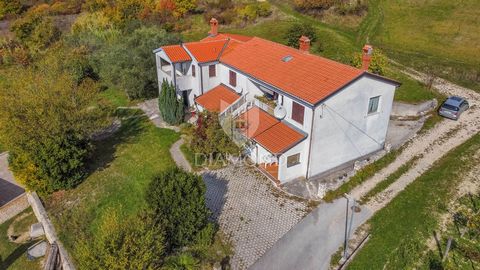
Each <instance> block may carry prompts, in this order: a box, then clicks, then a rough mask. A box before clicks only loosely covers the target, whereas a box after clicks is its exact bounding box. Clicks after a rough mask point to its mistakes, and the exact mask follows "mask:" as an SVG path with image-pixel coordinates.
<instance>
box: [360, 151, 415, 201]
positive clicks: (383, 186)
mask: <svg viewBox="0 0 480 270" xmlns="http://www.w3.org/2000/svg"><path fill="white" fill-rule="evenodd" d="M418 158H420V157H419V156H415V157H414V158H412V159H410V160H409V161H408V162H407V163H405V164H403V165H402V166H400V168H398V169H397V170H396V171H395V172H393V173H392V174H390V175H389V176H388V177H387V178H386V179H385V180H383V181H382V182H380V183H378V184H377V185H376V186H375V187H374V188H372V189H371V190H370V191H369V192H368V193H367V194H365V196H363V197H362V198H361V203H365V202H368V201H369V200H370V199H371V198H372V197H374V196H375V195H377V194H378V193H380V192H382V191H384V190H385V189H386V188H388V187H389V186H390V185H391V184H393V183H394V182H395V181H397V180H398V179H399V178H400V177H401V176H402V175H403V174H404V173H406V172H407V171H408V170H409V169H410V168H411V167H412V166H413V165H415V162H416V161H417V160H418Z"/></svg>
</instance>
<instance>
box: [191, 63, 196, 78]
mask: <svg viewBox="0 0 480 270" xmlns="http://www.w3.org/2000/svg"><path fill="white" fill-rule="evenodd" d="M195 68H196V67H195V65H192V77H195Z"/></svg>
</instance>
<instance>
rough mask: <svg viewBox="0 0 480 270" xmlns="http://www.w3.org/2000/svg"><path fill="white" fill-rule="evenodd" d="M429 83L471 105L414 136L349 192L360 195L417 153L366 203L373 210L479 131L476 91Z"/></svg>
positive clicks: (423, 78)
mask: <svg viewBox="0 0 480 270" xmlns="http://www.w3.org/2000/svg"><path fill="white" fill-rule="evenodd" d="M404 73H405V74H406V75H408V76H410V77H412V78H414V79H416V80H419V81H426V80H427V76H426V75H425V74H422V73H420V72H417V71H414V70H411V69H406V70H405V71H404ZM433 87H435V88H436V89H437V90H439V91H440V92H442V93H445V94H447V95H458V96H462V97H466V98H467V99H468V101H469V103H470V104H471V108H470V109H469V110H468V111H467V112H465V113H464V114H463V115H462V116H461V118H460V120H459V121H452V120H445V121H443V122H442V123H440V124H438V125H437V126H435V127H434V128H432V129H431V130H429V131H428V132H427V133H425V134H423V135H420V136H418V137H416V138H414V139H413V140H412V141H411V142H410V143H409V144H408V146H407V147H406V148H405V149H404V150H403V151H402V153H401V154H400V155H399V156H398V157H397V159H396V160H395V161H394V162H393V163H391V164H390V165H389V166H387V167H386V168H384V169H383V170H381V171H380V172H378V173H377V174H375V175H374V176H373V177H372V178H370V179H369V180H367V181H366V182H365V183H364V184H362V185H361V186H359V187H357V188H355V189H354V190H353V191H352V192H351V195H352V196H353V197H354V198H356V199H360V198H361V197H362V196H363V195H365V194H366V193H367V192H368V191H369V190H371V189H372V188H373V187H375V186H376V185H377V184H378V183H380V182H381V181H383V180H384V179H385V178H386V177H388V176H389V175H390V174H392V173H393V172H395V171H396V170H397V169H398V168H399V167H400V166H402V165H403V164H405V163H406V162H407V161H409V160H410V159H412V158H413V157H414V156H417V155H421V158H419V159H418V161H417V162H416V163H415V165H414V166H413V167H412V168H410V169H409V170H408V171H407V172H406V173H405V174H403V175H402V176H401V177H400V178H399V179H398V180H397V181H395V182H394V183H393V184H392V185H390V186H389V187H388V188H387V189H385V190H384V191H383V192H381V193H379V194H377V196H375V197H374V198H373V199H372V200H370V201H369V202H368V203H367V207H368V208H370V209H371V210H372V211H373V212H376V211H378V210H379V209H381V208H382V207H384V206H385V205H386V204H387V203H388V202H390V201H391V200H392V199H393V198H394V197H395V196H396V195H397V194H398V193H399V192H401V191H402V190H403V189H404V188H405V187H406V186H407V185H408V184H410V183H411V182H413V181H414V180H415V179H416V178H417V177H418V176H420V175H421V174H422V173H424V172H425V171H426V170H428V169H429V168H430V167H431V166H432V164H433V163H434V162H435V161H436V160H438V159H439V158H441V157H442V156H443V155H444V154H446V153H447V152H448V151H450V150H451V149H453V148H455V147H457V146H458V145H460V144H462V143H463V142H465V141H466V140H468V139H469V138H471V137H472V136H473V135H475V134H476V133H478V132H480V95H479V94H478V93H476V92H474V91H472V90H470V89H466V88H463V87H460V86H458V85H455V84H452V83H450V82H447V81H445V80H443V79H436V80H435V82H434V84H433Z"/></svg>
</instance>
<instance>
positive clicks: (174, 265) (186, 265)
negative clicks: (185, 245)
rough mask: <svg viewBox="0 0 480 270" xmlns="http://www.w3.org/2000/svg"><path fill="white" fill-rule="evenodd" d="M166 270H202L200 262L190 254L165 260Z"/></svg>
mask: <svg viewBox="0 0 480 270" xmlns="http://www.w3.org/2000/svg"><path fill="white" fill-rule="evenodd" d="M162 269H164V270H194V269H200V261H199V260H198V259H197V258H195V257H193V255H192V254H190V253H188V252H183V253H180V254H178V255H175V256H170V257H168V258H167V259H166V260H165V265H164V266H163V267H162Z"/></svg>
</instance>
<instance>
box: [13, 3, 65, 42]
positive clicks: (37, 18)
mask: <svg viewBox="0 0 480 270" xmlns="http://www.w3.org/2000/svg"><path fill="white" fill-rule="evenodd" d="M10 30H11V31H12V32H13V33H14V34H15V36H16V37H17V39H18V40H19V41H20V42H21V43H22V44H23V45H25V46H27V47H28V48H30V49H31V50H32V51H39V50H43V49H45V48H47V47H48V46H50V44H52V43H53V42H55V41H57V40H58V39H59V37H60V34H61V32H60V30H59V29H58V28H57V27H56V26H55V24H54V23H53V19H52V18H51V17H49V16H47V14H46V11H45V10H43V9H40V10H39V11H36V10H33V11H31V12H28V13H27V14H26V15H25V16H23V17H22V18H20V19H17V20H16V21H14V22H13V24H12V26H11V27H10Z"/></svg>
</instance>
